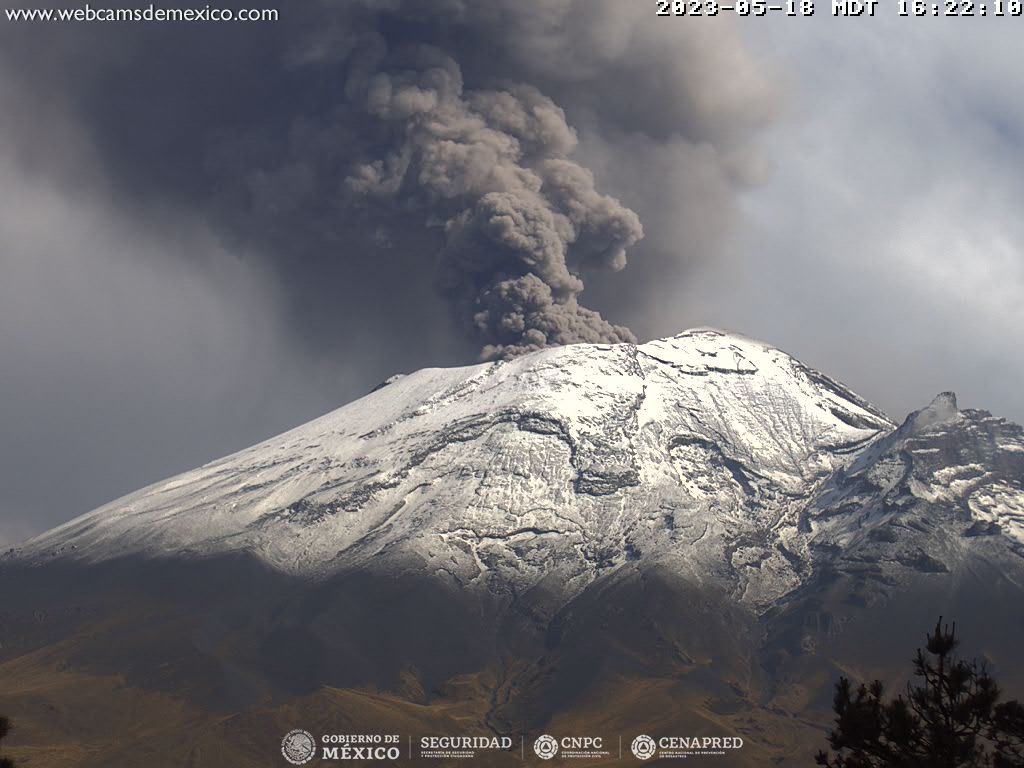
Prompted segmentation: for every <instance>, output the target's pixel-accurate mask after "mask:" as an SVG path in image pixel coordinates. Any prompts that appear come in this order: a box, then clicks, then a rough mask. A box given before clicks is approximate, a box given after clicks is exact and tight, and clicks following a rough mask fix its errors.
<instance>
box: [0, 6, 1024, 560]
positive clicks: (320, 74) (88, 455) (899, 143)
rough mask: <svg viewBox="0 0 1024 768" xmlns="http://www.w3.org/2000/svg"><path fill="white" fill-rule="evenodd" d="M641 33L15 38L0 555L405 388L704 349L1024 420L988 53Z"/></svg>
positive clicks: (482, 18)
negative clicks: (649, 341)
mask: <svg viewBox="0 0 1024 768" xmlns="http://www.w3.org/2000/svg"><path fill="white" fill-rule="evenodd" d="M648 10H649V9H647V8H646V7H645V8H643V9H641V8H640V4H634V3H627V2H620V1H618V0H564V1H558V0H550V1H548V2H541V1H540V0H534V1H532V2H511V0H509V1H507V2H506V1H505V0H491V1H490V2H457V1H456V0H431V1H427V0H420V1H419V2H401V1H400V0H364V1H361V2H355V1H354V0H353V1H352V2H337V3H323V4H303V5H301V6H300V5H296V6H288V7H282V17H283V18H282V21H281V22H279V23H277V24H260V25H173V24H164V25H133V26H130V27H127V26H118V25H109V24H106V25H92V26H89V25H84V26H83V25H43V26H31V27H30V26H26V25H18V26H17V27H16V26H15V25H12V24H9V23H6V22H2V23H0V24H2V26H0V185H2V190H3V199H4V201H5V205H4V206H3V208H2V210H0V270H2V274H0V403H2V408H3V412H2V425H3V428H2V432H0V462H2V465H0V542H2V541H4V540H7V541H9V542H10V541H14V540H17V539H19V538H22V537H24V536H26V535H30V534H32V533H35V532H38V531H40V530H43V529H45V528H47V527H49V526H51V525H53V524H55V523H57V522H60V521H62V520H65V519H68V518H69V517H71V516H73V515H76V514H79V513H81V512H84V511H86V510H87V509H89V508H91V507H93V506H96V505H98V504H100V503H102V502H104V501H107V500H109V499H110V498H112V497H114V496H116V495H119V494H121V493H123V492H127V491H129V490H132V489H134V488H136V487H138V486H140V485H143V484H145V483H148V482H153V481H156V480H159V479H161V478H162V477H164V476H167V475H169V474H171V473H173V472H175V471H179V470H183V469H186V468H188V467H190V466H194V465H196V464H199V463H202V462H203V461H206V460H209V459H212V458H214V457H216V456H218V455H221V454H223V453H226V452H228V451H231V450H234V449H237V448H241V447H243V446H245V445H247V444H249V443H251V442H254V441H255V440H257V439H259V438H262V437H266V436H269V435H271V434H273V433H275V432H278V431H281V430H283V429H285V428H287V427H289V426H293V425H295V424H297V423H299V422H301V421H304V420H306V419H308V418H311V417H314V416H316V415H318V414H319V413H322V412H324V411H326V410H329V409H331V408H333V407H336V406H337V405H340V404H342V403H344V402H346V401H347V400H350V399H352V398H354V397H357V396H359V395H360V394H362V393H363V392H365V391H366V390H368V389H369V388H371V387H372V386H373V385H374V384H375V383H377V382H378V381H379V380H381V379H383V378H384V377H386V376H388V375H390V374H392V373H394V372H396V371H399V370H411V369H415V368H418V367H422V366H426V365H451V364H465V363H468V362H473V361H475V360H477V359H480V358H481V357H483V358H493V357H497V356H507V355H512V354H518V353H521V352H523V351H528V350H529V349H533V348H536V347H539V346H543V345H546V344H557V343H567V342H572V341H577V340H595V341H597V340H600V341H614V340H621V339H629V338H632V337H633V336H636V337H639V338H650V337H653V336H660V335H668V334H671V333H674V332H677V331H679V330H681V329H683V328H685V327H689V326H694V325H703V324H717V325H721V326H724V327H727V328H730V329H733V330H737V331H740V332H744V333H746V334H748V335H751V336H755V337H758V338H762V339H764V340H766V341H769V342H771V343H774V344H777V345H778V346H781V347H783V348H784V349H786V350H787V351H789V352H792V353H794V354H796V355H797V356H800V357H802V358H804V359H805V360H806V361H807V362H808V363H810V364H812V365H815V366H817V367H820V368H823V369H825V370H827V371H829V372H830V373H832V374H834V375H837V376H839V377H840V378H843V379H845V380H846V381H847V382H848V383H849V384H851V385H852V386H854V387H855V388H856V389H858V390H859V391H860V392H861V393H862V394H864V395H865V396H867V397H869V398H870V399H872V400H874V401H875V402H877V403H878V404H879V405H881V406H882V407H883V408H886V409H887V410H889V411H890V412H891V413H892V414H893V415H894V416H897V417H901V416H902V415H903V413H904V412H905V411H907V410H910V409H912V408H916V407H920V406H921V405H923V404H924V403H926V402H927V401H928V400H929V399H930V397H931V396H932V395H933V394H934V393H935V392H937V391H939V390H942V389H949V388H956V389H957V390H959V392H960V394H961V400H962V401H965V402H966V403H967V404H968V405H977V406H982V407H986V408H990V409H991V410H993V411H995V412H997V413H1002V414H1005V415H1008V416H1011V417H1014V418H1017V419H1024V407H1022V406H1021V403H1020V400H1019V398H1018V396H1017V394H1016V393H1017V391H1018V389H1019V385H1020V382H1021V381H1022V380H1024V369H1022V363H1021V361H1020V358H1019V356H1018V355H1016V354H1015V349H1014V346H1015V341H1016V338H1017V337H1018V336H1019V333H1020V331H1021V330H1022V324H1021V314H1020V312H1021V310H1020V309H1019V308H1020V307H1021V306H1024V292H1022V291H1024V289H1022V286H1024V277H1022V269H1021V261H1020V245H1021V242H1022V240H1021V232H1020V225H1019V224H1018V223H1017V217H1016V214H1015V213H1014V206H1013V200H1014V199H1016V200H1020V199H1021V198H1020V194H1021V191H1022V190H1021V184H1022V180H1021V179H1020V178H1019V177H1017V178H1015V177H1014V174H1013V172H1012V168H1013V167H1014V166H1013V163H1011V162H1007V160H1006V158H1007V157H1011V158H1014V157H1015V158H1017V159H1019V155H1020V151H1021V144H1020V138H1021V130H1022V125H1024V112H1022V110H1021V106H1020V103H1019V97H1018V96H1015V95H1014V96H1011V94H1015V93H1016V91H1014V90H1013V87H1014V86H1013V80H1012V79H1011V74H1012V72H1013V71H1014V70H1013V66H1012V64H1013V62H1012V61H1011V60H1010V58H1009V57H1010V56H1011V51H1012V50H1013V48H1011V46H1010V42H1011V41H1010V35H1008V34H1007V35H1004V34H1003V32H1002V31H999V30H996V29H995V28H994V27H991V26H990V27H987V28H986V30H984V31H981V32H978V33H977V34H976V35H975V36H973V37H972V36H970V35H967V36H965V35H961V34H959V33H957V32H956V31H955V30H952V29H951V28H943V27H941V26H939V25H929V24H928V22H929V21H930V20H924V21H922V23H921V24H919V25H918V26H917V27H915V28H914V31H915V34H913V35H908V34H907V31H908V29H909V28H908V27H907V26H906V25H900V26H898V27H894V25H892V24H889V23H887V22H885V21H884V20H883V19H875V20H866V19H864V20H853V19H832V18H823V17H816V18H815V19H813V20H809V21H808V20H799V19H776V20H772V19H761V20H757V22H758V23H757V24H755V23H754V22H755V20H747V22H749V23H747V22H744V23H740V24H737V23H731V22H732V20H729V19H724V18H723V19H719V20H714V21H712V20H703V21H701V22H700V23H699V25H698V24H692V23H689V22H686V23H679V22H676V21H674V20H664V19H655V18H654V17H653V15H652V14H651V13H648ZM900 21H907V20H900ZM954 21H963V20H954ZM1004 21H1007V20H1004ZM760 22H764V23H760ZM908 23H910V24H913V21H911V22H908ZM904 41H905V42H904ZM893 52H898V55H895V61H894V53H893ZM1018 64H1019V62H1018ZM922 137H924V138H922ZM925 139H926V140H925ZM1018 176H1019V175H1018ZM1015 196H1016V197H1015Z"/></svg>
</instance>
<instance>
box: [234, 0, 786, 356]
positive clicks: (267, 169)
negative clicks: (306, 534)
mask: <svg viewBox="0 0 1024 768" xmlns="http://www.w3.org/2000/svg"><path fill="white" fill-rule="evenodd" d="M341 9H342V10H343V11H344V12H343V13H342V14H341V15H340V16H337V17H335V18H334V20H333V23H331V24H326V25H323V27H322V28H318V29H316V30H313V31H310V30H304V31H303V32H302V33H301V34H298V35H296V36H295V37H296V39H295V41H294V42H292V44H291V45H290V46H289V47H288V50H287V58H288V60H289V61H290V62H291V67H290V71H291V72H292V73H293V74H294V73H297V74H298V76H300V77H309V78H312V79H317V78H320V77H329V78H335V79H333V81H332V85H333V89H332V91H331V93H330V96H329V101H328V102H327V103H326V104H321V105H319V109H312V110H311V109H306V110H303V111H302V112H301V113H299V114H296V115H295V116H294V117H293V121H292V123H291V125H289V126H288V127H287V129H286V131H284V132H283V135H282V132H281V131H280V130H278V133H277V135H276V136H275V135H274V134H273V129H272V128H270V129H268V126H265V125H262V126H258V127H257V128H256V129H254V130H249V131H248V132H246V133H245V134H244V136H245V138H244V139H243V140H242V141H238V140H237V138H236V137H233V138H232V139H231V140H230V141H229V142H227V143H226V144H224V145H221V147H220V148H219V149H218V150H217V152H216V153H215V154H216V155H217V156H218V157H219V158H220V161H219V162H220V163H221V165H220V166H218V170H219V172H220V175H221V176H222V177H223V178H226V179H246V186H245V189H244V190H241V194H240V195H239V192H240V190H237V189H236V190H234V192H233V193H232V192H230V191H229V193H228V197H229V198H230V197H231V195H232V194H234V199H233V200H230V201H229V202H228V203H227V206H226V210H228V211H229V212H230V213H229V218H233V219H236V220H240V221H242V222H243V223H237V221H236V226H235V229H237V230H238V231H241V232H243V233H247V234H249V235H252V234H253V233H259V237H258V239H257V241H258V243H259V244H258V245H255V246H254V247H258V248H267V247H268V244H269V247H270V248H271V249H272V250H274V251H277V252H282V251H285V252H287V251H290V252H292V253H295V252H297V251H303V253H304V254H305V255H303V256H301V257H300V258H303V259H308V258H323V257H311V256H309V255H308V254H309V253H310V252H311V251H315V250H317V249H319V250H320V251H322V252H323V253H324V254H325V256H326V257H327V258H336V259H345V260H351V259H353V255H352V253H353V252H358V253H360V254H368V253H373V252H391V253H394V252H395V251H396V250H400V251H402V252H405V253H406V254H407V263H406V264H407V265H406V268H405V269H399V270H392V271H390V272H389V273H388V274H387V275H383V276H381V279H380V280H379V282H376V283H375V285H374V290H375V291H377V292H378V295H380V294H381V293H383V294H385V295H392V296H395V297H397V296H401V295H403V294H405V293H407V292H408V291H409V289H410V286H409V284H408V283H409V282H411V283H412V284H413V285H414V286H415V287H417V289H420V288H421V287H422V286H423V284H424V283H427V282H429V283H431V284H432V285H433V287H434V289H435V291H436V292H437V293H438V294H439V295H440V296H442V297H443V298H444V299H445V300H446V302H447V303H448V306H449V308H450V314H452V315H453V316H454V318H455V319H456V321H457V325H458V326H459V327H460V328H461V329H463V331H464V332H465V333H466V334H467V335H468V336H469V337H470V338H472V340H473V341H474V343H475V344H476V345H477V349H478V350H479V351H480V352H479V354H480V356H481V357H482V358H484V359H494V358H499V357H508V356H514V355H518V354H522V353H524V352H528V351H532V350H536V349H540V348H543V347H546V346H550V345H560V344H569V343H574V342H607V343H615V342H621V341H632V340H635V338H636V337H635V336H634V334H633V332H632V331H630V330H629V329H628V328H626V327H624V326H622V325H614V324H612V323H611V322H609V321H608V320H606V319H605V318H604V317H602V315H601V313H600V312H598V311H597V310H596V309H593V308H590V307H588V306H586V305H585V304H584V302H583V297H582V294H583V291H584V281H585V280H587V281H589V280H590V279H592V278H593V279H596V280H601V281H603V282H604V285H605V287H604V290H603V292H602V293H603V299H604V300H603V303H604V304H605V306H606V307H608V308H609V309H610V310H612V311H613V312H622V310H623V309H625V310H626V312H627V313H629V314H637V312H638V307H637V305H638V304H639V302H638V301H636V300H635V298H634V296H635V295H636V293H645V292H647V293H649V292H651V291H653V292H654V293H655V294H656V293H657V292H658V290H659V287H660V286H664V285H667V284H671V283H672V282H673V280H674V279H675V278H676V277H677V276H678V274H679V273H680V271H681V270H682V269H683V268H685V267H686V265H687V264H689V263H690V262H692V261H694V260H698V259H701V258H705V259H706V258H709V257H713V256H714V255H715V253H716V252H717V250H718V243H716V242H715V241H716V240H720V239H721V237H722V236H723V234H724V232H725V231H727V229H728V221H729V218H730V216H731V213H732V207H733V206H732V198H733V189H734V188H735V187H736V186H737V185H740V184H742V183H744V182H745V181H746V180H749V178H751V177H753V176H755V175H756V173H757V171H756V168H755V165H756V164H755V163H753V162H752V160H751V158H750V153H749V151H748V150H749V147H748V146H747V140H748V139H749V137H750V135H751V133H752V132H753V131H754V130H755V129H756V128H757V127H759V126H760V125H761V124H763V122H764V120H765V118H766V116H767V114H768V112H769V111H770V101H771V99H770V93H769V91H768V89H767V88H766V87H765V85H764V82H763V80H761V79H760V77H758V76H757V74H756V73H755V71H754V68H753V65H752V64H751V62H750V61H749V60H748V59H747V57H746V56H745V55H744V54H743V52H742V49H741V48H740V47H739V45H738V43H737V41H736V40H735V38H734V36H733V34H732V32H731V30H730V28H729V27H728V26H727V25H723V24H718V23H716V22H714V21H709V23H708V25H706V26H704V28H703V29H702V30H701V35H700V36H697V35H695V34H694V33H692V32H689V31H687V30H686V29H685V28H684V27H680V26H676V27H669V26H667V25H663V26H658V27H655V26H652V25H651V22H652V21H655V19H654V18H653V15H652V14H648V13H645V12H641V11H640V10H639V9H637V8H636V7H635V6H632V5H630V6H628V7H627V6H626V4H623V3H620V2H616V1H615V0H586V2H579V1H578V0H526V2H511V0H491V2H487V3H478V2H470V3H464V2H457V1H453V0H418V1H417V2H405V1H404V0H390V1H386V2H385V1H384V0H364V1H363V2H359V3H347V4H342V5H341ZM325 73H337V74H336V75H333V74H325ZM559 102H561V103H563V104H565V105H566V108H568V109H571V110H572V111H573V112H574V113H575V115H576V119H577V121H578V122H579V124H580V126H581V127H582V128H583V130H584V131H585V132H586V134H587V142H586V143H587V146H586V147H585V148H583V147H581V146H580V138H579V136H578V134H577V131H576V130H575V129H574V127H573V126H572V125H571V124H570V122H571V121H570V120H569V119H568V118H567V112H566V109H565V108H563V106H561V105H560V103H559ZM268 130H269V131H270V132H269V133H268ZM581 149H585V152H584V153H581V152H579V151H578V150H581ZM580 154H586V155H588V156H589V159H590V160H592V161H596V164H597V165H600V166H604V168H603V170H604V174H603V176H604V178H605V179H606V181H610V182H612V183H617V185H618V188H619V189H620V190H621V193H622V195H626V196H629V197H632V198H634V199H635V200H636V202H637V203H647V204H648V207H649V208H650V211H649V213H650V215H651V216H653V217H654V221H655V222H656V223H657V224H658V225H659V226H658V228H657V231H656V232H655V236H654V239H653V241H652V242H651V245H650V247H649V248H648V249H645V250H639V251H638V250H637V249H636V248H632V247H633V246H637V245H638V244H639V243H640V240H641V238H643V237H644V228H643V226H642V225H641V222H640V217H639V216H638V215H637V213H635V212H634V211H633V210H632V209H631V207H630V206H628V205H626V204H623V203H622V202H620V199H619V196H613V195H611V194H606V193H603V192H601V191H599V189H598V184H597V182H596V181H595V174H594V173H593V172H592V171H591V170H590V169H588V168H587V167H585V164H584V163H583V162H581V161H580V159H579V158H578V155H580ZM229 186H230V185H229ZM356 232H359V233H361V234H354V233H356ZM282 236H283V238H284V239H281V238H282ZM251 242H256V241H251ZM627 251H629V252H630V255H631V257H632V256H635V257H636V258H637V259H638V260H639V262H640V263H639V264H635V265H634V266H633V269H632V271H631V273H632V274H633V275H635V280H634V281H633V286H632V287H626V288H625V289H623V286H619V287H618V288H616V287H615V286H614V285H611V287H608V286H609V283H608V281H607V278H606V276H607V275H609V274H613V273H617V272H620V271H622V270H623V269H624V268H626V266H627ZM412 260H419V261H420V262H421V263H420V264H418V265H417V264H413V263H412ZM424 266H426V267H427V269H426V271H425V270H424ZM650 298H656V297H649V298H648V301H647V304H646V307H647V309H646V310H640V311H639V312H640V314H641V315H642V314H643V313H644V312H645V311H646V313H647V314H648V315H650V314H653V313H651V312H650V307H651V306H652V305H653V306H656V305H657V303H656V302H652V301H650ZM620 304H621V305H624V306H619V305H620ZM398 314H402V313H401V311H400V310H399V312H398ZM645 331H646V329H645Z"/></svg>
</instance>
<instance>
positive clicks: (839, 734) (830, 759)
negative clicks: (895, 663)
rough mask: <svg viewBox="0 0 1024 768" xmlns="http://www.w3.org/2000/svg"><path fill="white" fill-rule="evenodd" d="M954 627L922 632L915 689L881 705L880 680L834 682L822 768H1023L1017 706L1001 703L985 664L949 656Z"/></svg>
mask: <svg viewBox="0 0 1024 768" xmlns="http://www.w3.org/2000/svg"><path fill="white" fill-rule="evenodd" d="M958 645H959V641H958V640H957V638H956V625H955V624H954V625H953V628H952V629H950V628H949V626H948V625H947V626H946V627H945V628H943V626H942V618H941V617H939V621H938V622H937V623H936V625H935V631H934V632H931V633H929V634H928V642H927V644H926V646H925V651H922V650H921V649H920V648H919V649H918V650H917V655H916V656H915V658H914V677H915V678H917V682H916V684H914V683H911V684H908V685H907V690H906V693H905V695H903V694H901V695H899V696H897V697H896V698H895V699H892V700H890V701H888V702H887V701H885V700H884V697H883V694H884V691H883V686H882V683H881V682H879V681H878V680H876V681H874V682H873V683H871V684H870V685H865V684H863V683H861V684H860V685H858V686H857V687H856V689H854V686H853V684H852V683H851V682H850V681H849V680H848V679H847V678H845V677H841V678H839V682H838V683H837V684H836V694H835V699H834V700H833V711H834V712H835V714H836V718H835V728H834V729H833V730H832V732H831V733H830V734H829V737H828V743H829V746H830V747H831V748H832V749H833V750H834V751H835V753H836V754H835V755H832V754H830V753H828V752H825V751H821V752H819V753H818V755H817V757H816V758H815V762H816V763H817V764H818V765H822V766H826V768H1024V706H1021V704H1020V703H1018V702H1017V701H1007V702H1002V703H1000V701H999V699H1000V690H999V687H998V686H997V685H996V683H995V681H994V680H993V679H992V677H991V676H990V675H989V673H988V671H987V670H986V669H985V667H984V665H979V664H978V663H977V662H976V661H973V660H972V661H965V660H963V659H959V658H957V657H956V656H955V654H954V650H955V649H956V647H957V646H958Z"/></svg>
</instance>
